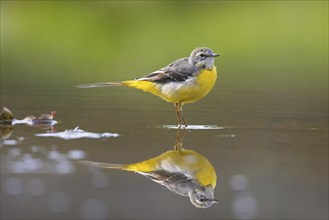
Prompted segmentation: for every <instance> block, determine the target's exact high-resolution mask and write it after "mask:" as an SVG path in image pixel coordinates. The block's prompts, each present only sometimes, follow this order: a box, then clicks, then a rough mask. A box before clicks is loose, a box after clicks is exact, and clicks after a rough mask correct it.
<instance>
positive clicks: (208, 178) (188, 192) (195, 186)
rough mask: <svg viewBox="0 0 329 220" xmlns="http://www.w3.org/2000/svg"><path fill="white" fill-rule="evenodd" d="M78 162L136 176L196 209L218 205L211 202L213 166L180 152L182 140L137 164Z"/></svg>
mask: <svg viewBox="0 0 329 220" xmlns="http://www.w3.org/2000/svg"><path fill="white" fill-rule="evenodd" d="M179 132H180V131H179V130H178V135H179ZM79 162H80V163H82V164H85V165H88V166H94V167H102V168H108V169H119V170H126V171H132V172H136V173H139V174H141V175H143V176H145V177H147V178H149V179H151V180H153V181H154V182H156V183H159V184H161V185H163V186H165V187H166V188H168V189H169V190H170V191H172V192H174V193H177V194H179V195H181V196H187V197H189V198H190V201H191V203H192V204H193V205H194V206H195V207H197V208H209V207H210V206H212V205H213V204H214V203H218V200H216V199H215V198H214V189H215V187H216V182H217V175H216V171H215V169H214V167H213V165H212V164H211V163H210V162H209V160H208V159H207V158H205V157H204V156H202V155H201V154H198V153H197V152H195V151H193V150H188V149H185V148H183V137H180V138H177V139H176V145H175V147H174V150H169V151H166V152H165V153H163V154H161V155H159V156H157V157H154V158H151V159H148V160H145V161H142V162H138V163H132V164H112V163H101V162H94V161H85V160H84V161H79Z"/></svg>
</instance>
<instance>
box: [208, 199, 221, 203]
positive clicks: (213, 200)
mask: <svg viewBox="0 0 329 220" xmlns="http://www.w3.org/2000/svg"><path fill="white" fill-rule="evenodd" d="M208 201H210V202H213V203H219V201H218V200H217V199H208Z"/></svg>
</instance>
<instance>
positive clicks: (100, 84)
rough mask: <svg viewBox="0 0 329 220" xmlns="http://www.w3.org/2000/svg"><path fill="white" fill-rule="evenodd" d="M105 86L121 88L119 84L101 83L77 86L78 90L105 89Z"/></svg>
mask: <svg viewBox="0 0 329 220" xmlns="http://www.w3.org/2000/svg"><path fill="white" fill-rule="evenodd" d="M106 86H122V83H121V82H103V83H91V84H81V85H77V86H76V87H78V88H95V87H106Z"/></svg>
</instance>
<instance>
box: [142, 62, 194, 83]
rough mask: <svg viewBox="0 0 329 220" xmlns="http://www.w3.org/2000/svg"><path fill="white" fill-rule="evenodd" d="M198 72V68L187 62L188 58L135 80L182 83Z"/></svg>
mask: <svg viewBox="0 0 329 220" xmlns="http://www.w3.org/2000/svg"><path fill="white" fill-rule="evenodd" d="M197 72H198V68H197V67H195V66H194V65H191V64H190V63H189V62H188V58H182V59H179V60H176V61H174V62H172V63H170V64H169V65H168V66H166V67H164V68H161V69H160V70H157V71H154V72H153V73H150V74H148V75H146V76H144V77H141V78H137V79H136V80H144V81H150V82H156V83H168V82H184V81H186V80H187V79H188V78H189V77H191V76H193V75H194V74H195V73H197Z"/></svg>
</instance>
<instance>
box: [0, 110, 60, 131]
mask: <svg viewBox="0 0 329 220" xmlns="http://www.w3.org/2000/svg"><path fill="white" fill-rule="evenodd" d="M56 114H57V112H56V111H52V112H51V113H50V114H41V115H40V116H39V117H36V116H34V115H29V116H26V117H25V118H24V119H21V120H20V119H15V118H14V114H13V113H12V111H11V110H10V109H8V108H6V107H3V109H2V112H1V113H0V125H1V126H8V125H16V124H26V125H31V126H41V127H43V126H53V125H56V124H57V121H55V120H54V116H55V115H56Z"/></svg>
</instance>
